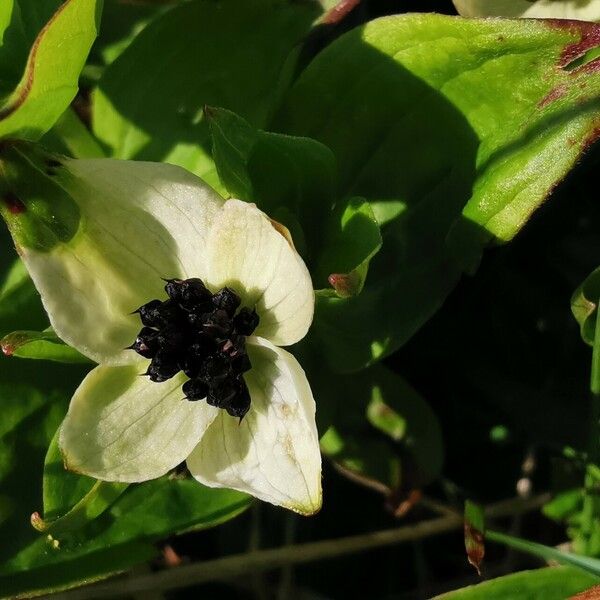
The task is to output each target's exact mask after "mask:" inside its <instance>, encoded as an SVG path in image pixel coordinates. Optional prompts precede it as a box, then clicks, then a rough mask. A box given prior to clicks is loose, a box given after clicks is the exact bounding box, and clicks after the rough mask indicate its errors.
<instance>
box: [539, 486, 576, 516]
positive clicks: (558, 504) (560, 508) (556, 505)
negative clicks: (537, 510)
mask: <svg viewBox="0 0 600 600" xmlns="http://www.w3.org/2000/svg"><path fill="white" fill-rule="evenodd" d="M582 504H583V490H581V489H576V490H568V491H566V492H561V493H560V494H557V495H556V496H555V497H554V498H552V500H550V502H548V503H547V504H545V505H544V507H543V508H542V512H543V513H544V515H546V516H547V517H548V518H549V519H552V520H553V521H559V522H560V521H565V520H567V519H569V518H570V517H572V516H573V515H574V514H576V513H577V512H579V511H580V510H581V508H582Z"/></svg>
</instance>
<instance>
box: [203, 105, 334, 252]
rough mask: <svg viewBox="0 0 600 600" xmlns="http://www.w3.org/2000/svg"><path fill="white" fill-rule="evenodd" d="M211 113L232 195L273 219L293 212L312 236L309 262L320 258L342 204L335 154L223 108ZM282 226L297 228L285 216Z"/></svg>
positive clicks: (222, 173) (216, 152) (216, 149)
mask: <svg viewBox="0 0 600 600" xmlns="http://www.w3.org/2000/svg"><path fill="white" fill-rule="evenodd" d="M206 114H207V116H208V121H209V126H210V133H211V137H212V143H213V159H214V161H215V163H216V167H217V171H218V174H219V178H220V180H221V182H222V183H223V185H224V186H225V187H226V188H227V191H228V192H229V193H230V194H231V196H233V197H235V198H239V199H241V200H248V201H251V202H255V203H256V204H257V205H258V206H259V207H260V208H261V209H262V210H263V211H265V212H266V213H267V214H268V215H271V216H275V215H277V214H278V213H280V211H281V209H285V210H286V211H289V213H291V214H292V215H293V217H294V218H295V220H296V221H297V222H298V224H299V225H300V227H301V228H302V231H303V233H304V236H305V237H306V244H307V251H308V254H309V259H310V258H313V259H314V258H315V256H318V254H319V252H321V251H322V245H323V242H324V240H323V237H324V232H325V231H326V227H327V223H328V220H329V218H330V211H331V209H332V207H333V204H334V202H335V200H336V191H335V187H336V165H335V157H334V156H333V154H332V152H331V150H329V149H328V148H327V147H325V146H324V145H323V144H321V143H319V142H316V141H315V140H311V139H308V138H299V137H292V136H288V135H280V134H276V133H269V132H266V131H261V130H259V129H256V128H255V127H253V126H252V125H250V123H248V122H247V121H245V120H244V119H242V118H241V117H239V116H238V115H236V114H234V113H232V112H230V111H228V110H225V109H222V108H207V109H206ZM282 222H283V224H284V225H286V226H287V227H288V228H289V229H293V225H292V227H290V225H289V224H288V223H287V222H286V221H285V218H284V220H283V221H282Z"/></svg>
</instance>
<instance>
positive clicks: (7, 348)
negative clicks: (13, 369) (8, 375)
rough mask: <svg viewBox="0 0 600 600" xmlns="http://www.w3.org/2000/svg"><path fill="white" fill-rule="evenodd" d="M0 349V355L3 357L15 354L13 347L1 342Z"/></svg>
mask: <svg viewBox="0 0 600 600" xmlns="http://www.w3.org/2000/svg"><path fill="white" fill-rule="evenodd" d="M0 347H1V348H2V353H3V354H4V356H12V355H13V354H14V353H15V347H14V346H12V345H11V344H6V343H4V342H3V343H2V344H0Z"/></svg>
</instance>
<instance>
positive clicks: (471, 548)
mask: <svg viewBox="0 0 600 600" xmlns="http://www.w3.org/2000/svg"><path fill="white" fill-rule="evenodd" d="M465 548H466V550H467V559H468V560H469V563H470V564H471V565H473V566H474V567H475V569H476V570H477V573H478V574H479V575H481V563H482V562H483V557H484V556H485V544H484V536H483V533H482V532H481V531H479V529H476V528H475V527H473V525H472V524H471V523H469V521H465Z"/></svg>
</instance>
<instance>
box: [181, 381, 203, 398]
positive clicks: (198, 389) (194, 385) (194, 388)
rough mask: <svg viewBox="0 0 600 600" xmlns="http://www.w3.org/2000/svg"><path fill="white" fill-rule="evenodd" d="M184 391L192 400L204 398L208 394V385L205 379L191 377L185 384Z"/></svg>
mask: <svg viewBox="0 0 600 600" xmlns="http://www.w3.org/2000/svg"><path fill="white" fill-rule="evenodd" d="M182 390H183V393H184V394H185V397H186V399H187V400H191V401H192V402H194V401H196V400H204V398H206V397H207V396H208V386H207V385H206V383H204V381H200V380H199V379H190V380H189V381H186V382H185V383H184V384H183V387H182Z"/></svg>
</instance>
